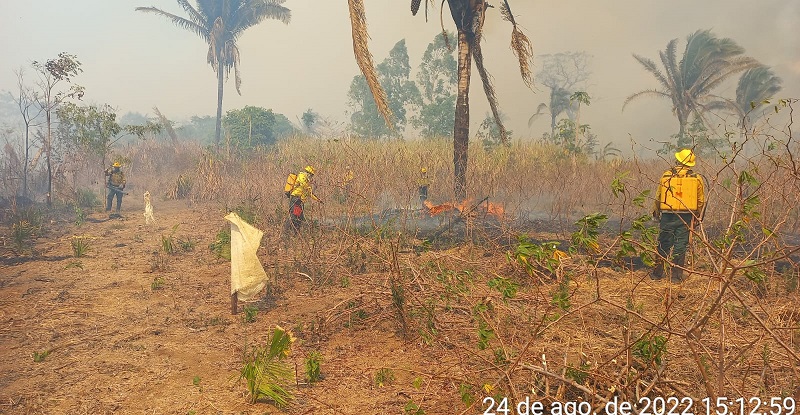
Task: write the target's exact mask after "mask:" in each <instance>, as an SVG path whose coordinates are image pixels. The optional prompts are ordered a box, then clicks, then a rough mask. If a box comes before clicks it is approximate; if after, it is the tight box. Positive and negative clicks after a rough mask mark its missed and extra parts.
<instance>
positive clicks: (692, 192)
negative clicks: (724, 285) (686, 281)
mask: <svg viewBox="0 0 800 415" xmlns="http://www.w3.org/2000/svg"><path fill="white" fill-rule="evenodd" d="M675 159H677V160H678V164H677V165H676V166H675V167H673V168H671V169H669V170H667V171H666V172H664V174H663V175H662V176H661V180H659V186H658V191H657V198H656V201H655V210H654V211H653V217H654V218H656V219H660V221H659V233H658V256H659V257H658V259H657V260H656V266H655V269H653V273H652V275H651V278H652V279H654V280H658V279H661V278H664V273H665V271H666V268H669V266H670V265H672V267H671V272H670V279H671V280H672V282H675V283H679V282H682V281H683V269H681V268H680V267H683V266H684V265H685V264H686V251H687V249H688V247H689V233H690V232H691V230H692V229H694V225H695V224H697V223H699V222H700V220H701V219H702V217H703V213H704V209H705V194H704V187H703V186H704V185H703V177H702V176H701V175H699V174H697V173H695V172H693V171H692V170H691V167H694V165H695V155H694V153H693V152H692V150H690V149H683V150H681V151H679V152H677V153H675Z"/></svg>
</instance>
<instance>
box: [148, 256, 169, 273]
mask: <svg viewBox="0 0 800 415" xmlns="http://www.w3.org/2000/svg"><path fill="white" fill-rule="evenodd" d="M168 266H169V258H168V257H167V255H165V254H163V253H161V252H156V253H155V254H154V255H153V258H152V259H151V260H150V272H156V271H165V270H166V269H167V267H168Z"/></svg>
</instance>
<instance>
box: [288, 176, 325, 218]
mask: <svg viewBox="0 0 800 415" xmlns="http://www.w3.org/2000/svg"><path fill="white" fill-rule="evenodd" d="M314 173H315V170H314V168H313V167H311V166H306V168H305V169H303V171H301V172H300V173H298V174H297V178H296V179H295V182H294V186H293V188H292V190H291V192H290V193H289V223H290V224H291V226H292V229H293V230H294V232H295V233H299V232H300V225H302V224H303V221H305V214H304V210H305V207H304V202H305V200H306V198H308V197H311V198H312V199H314V200H316V201H317V202H319V203H322V201H321V200H319V198H318V197H317V196H316V195H314V192H313V189H312V186H311V180H312V179H313V178H314Z"/></svg>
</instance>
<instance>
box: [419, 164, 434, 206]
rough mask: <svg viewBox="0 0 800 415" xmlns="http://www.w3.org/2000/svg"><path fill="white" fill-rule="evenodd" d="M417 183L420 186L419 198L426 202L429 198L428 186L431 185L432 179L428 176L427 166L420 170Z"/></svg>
mask: <svg viewBox="0 0 800 415" xmlns="http://www.w3.org/2000/svg"><path fill="white" fill-rule="evenodd" d="M417 185H418V186H419V200H420V202H423V203H424V202H425V201H426V200H428V187H429V186H430V185H431V179H430V177H428V169H426V168H425V167H423V168H421V169H420V170H419V180H417Z"/></svg>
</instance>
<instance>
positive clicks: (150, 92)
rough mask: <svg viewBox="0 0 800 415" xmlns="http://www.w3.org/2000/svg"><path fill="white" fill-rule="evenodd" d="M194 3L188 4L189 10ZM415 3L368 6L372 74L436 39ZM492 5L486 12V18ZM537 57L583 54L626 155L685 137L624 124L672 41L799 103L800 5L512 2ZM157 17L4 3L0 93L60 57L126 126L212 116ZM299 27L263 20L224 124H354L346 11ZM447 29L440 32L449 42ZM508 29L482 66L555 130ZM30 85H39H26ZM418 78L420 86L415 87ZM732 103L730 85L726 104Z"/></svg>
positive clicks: (653, 113)
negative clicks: (123, 116)
mask: <svg viewBox="0 0 800 415" xmlns="http://www.w3.org/2000/svg"><path fill="white" fill-rule="evenodd" d="M190 1H191V0H190ZM409 3H410V1H408V0H365V5H366V13H367V22H368V25H369V31H370V35H371V42H370V47H371V49H372V52H373V55H374V56H375V61H376V63H379V62H380V61H382V60H383V59H384V58H385V57H386V55H387V54H388V52H389V50H390V49H391V47H392V46H393V45H394V44H395V43H396V42H397V41H398V40H400V39H403V38H405V39H406V43H407V45H408V50H409V56H410V59H411V64H412V67H416V66H417V65H418V64H419V61H420V58H421V56H422V53H423V52H424V50H425V48H426V46H427V44H428V43H429V42H430V41H431V40H432V39H433V37H434V36H435V35H436V34H437V33H438V32H439V31H440V24H439V13H438V12H439V10H438V5H439V4H440V2H438V1H437V2H435V3H436V7H437V9H436V10H434V11H433V12H432V14H431V16H430V17H431V19H430V21H429V22H425V19H424V16H423V15H422V13H420V14H418V15H417V16H416V17H414V16H411V13H410V11H409ZM491 3H492V2H491V1H490V4H491ZM509 3H510V4H511V7H512V10H513V11H514V14H515V15H516V18H517V21H518V23H520V24H521V25H522V26H523V29H524V31H525V33H526V34H527V35H528V37H529V38H530V40H531V41H532V42H533V45H534V53H535V54H537V55H539V54H547V53H559V52H566V51H585V52H587V53H589V54H591V55H592V56H593V59H592V65H591V68H590V70H591V72H592V76H591V79H590V85H589V86H588V87H587V88H586V91H587V92H588V93H589V95H590V96H591V97H592V100H591V105H590V106H589V107H587V108H584V109H583V111H582V115H581V122H582V123H588V124H590V125H591V126H592V129H593V131H594V132H595V133H596V134H597V136H598V138H599V140H600V142H601V143H605V142H608V141H612V142H614V143H617V144H618V146H619V147H623V148H624V147H626V146H627V145H628V144H627V143H628V142H629V138H631V137H632V138H634V139H635V140H637V141H638V142H640V143H646V142H647V141H648V140H649V139H650V138H651V137H656V138H664V137H668V136H669V135H671V134H674V133H675V132H677V121H675V119H674V117H672V114H671V111H670V106H669V104H668V103H667V102H665V101H658V100H654V99H648V98H645V99H642V100H640V101H638V102H635V103H633V104H631V105H630V106H629V107H628V108H626V110H625V112H624V113H623V112H622V111H621V108H622V103H623V101H624V99H625V97H627V96H628V95H630V94H632V93H634V92H637V91H640V90H643V89H647V88H655V87H657V86H658V85H657V83H656V81H655V79H654V78H652V76H651V75H649V74H648V73H646V72H645V71H644V70H643V69H642V67H641V66H640V65H639V63H638V62H636V61H635V60H634V58H633V57H632V54H633V53H637V54H639V55H643V56H645V57H648V58H651V59H653V60H655V61H658V52H659V51H661V50H663V49H664V48H665V47H666V45H667V43H668V42H669V41H670V40H671V39H674V38H678V39H679V40H680V43H679V49H678V51H679V54H680V53H682V52H683V46H684V44H685V43H684V41H685V39H686V36H688V35H689V34H690V33H692V32H694V31H696V30H698V29H712V31H713V33H714V34H716V35H717V36H719V37H730V38H733V39H734V40H735V41H736V42H738V43H739V44H740V45H742V46H743V47H744V48H745V49H746V51H747V54H748V55H749V56H752V57H754V58H756V59H758V60H759V61H761V62H762V63H764V64H766V65H768V66H771V67H772V68H773V70H774V71H775V72H776V73H777V74H778V75H779V76H780V77H782V78H783V80H784V89H783V92H782V94H781V95H782V97H792V98H798V97H800V25H799V24H798V22H800V1H798V0H759V1H753V0H700V1H698V0H571V1H554V0H550V1H541V0H510V1H509ZM137 6H155V7H158V8H161V9H164V10H166V11H169V12H173V13H176V14H180V15H183V10H182V9H181V8H180V7H179V6H178V5H177V3H176V2H175V1H174V0H27V1H24V2H23V1H10V0H0V16H2V17H0V19H2V21H0V23H2V24H0V37H2V39H3V42H2V43H0V56H2V57H3V59H2V63H1V64H0V90H11V91H14V90H15V89H16V76H15V74H14V72H13V71H14V70H15V69H18V68H19V67H20V66H23V65H28V64H29V63H30V61H32V60H40V61H44V60H47V59H50V58H53V57H55V56H56V55H57V54H58V53H59V52H62V51H66V52H69V53H72V54H75V55H77V56H78V59H79V60H80V61H81V62H82V64H83V70H84V72H83V73H82V74H81V75H80V76H79V77H78V78H76V81H77V83H79V84H81V85H83V86H85V87H86V97H85V100H86V101H87V102H91V103H108V104H111V105H113V106H115V107H116V108H118V109H119V110H120V113H125V112H127V111H135V112H140V113H145V114H152V113H153V111H152V107H153V106H158V108H159V109H160V110H161V111H162V112H163V113H164V114H165V115H166V116H167V117H169V118H172V119H177V120H183V119H186V118H188V117H189V116H191V115H213V114H214V113H215V111H216V93H217V89H216V78H215V75H214V72H213V71H212V69H211V67H210V66H209V65H208V64H207V63H206V52H207V48H208V47H207V45H206V44H205V43H204V42H203V40H202V39H200V38H199V37H198V36H196V35H195V34H193V33H190V32H188V31H186V30H183V29H180V28H178V27H176V26H174V25H173V24H172V23H171V22H170V21H168V20H167V19H165V18H163V17H160V16H157V15H154V14H146V13H142V12H136V11H134V8H135V7H137ZM284 6H286V7H288V8H289V9H291V10H292V20H291V22H290V23H289V24H288V25H284V24H283V23H280V22H278V21H275V20H267V21H265V22H263V23H262V24H260V25H259V26H257V27H254V28H251V29H249V30H248V31H247V32H245V33H244V35H243V36H242V37H241V38H240V41H239V49H240V51H241V67H240V70H241V75H242V80H243V83H242V95H241V96H239V95H237V94H236V91H235V88H234V84H233V80H232V79H231V80H230V81H229V82H228V83H227V84H226V89H225V100H224V108H223V110H228V109H234V108H240V107H242V106H244V105H255V106H262V107H265V108H271V109H273V110H274V111H275V112H279V113H283V114H285V115H286V116H287V117H289V119H291V120H292V121H296V119H297V118H296V117H299V116H300V115H301V114H302V113H303V111H305V110H306V109H307V108H313V109H314V110H315V111H317V112H319V113H321V114H322V115H324V116H327V117H330V118H332V119H336V120H341V121H345V120H347V115H346V111H347V107H346V103H347V90H348V88H349V85H350V82H351V80H352V78H353V76H355V75H356V74H358V68H357V66H356V64H355V60H354V58H353V51H352V39H351V36H350V24H349V20H348V13H347V1H346V0H287V1H286V2H285V3H284ZM448 18H449V15H447V14H446V15H445V27H446V28H447V29H449V30H453V25H452V19H451V20H450V22H448ZM510 31H511V26H510V25H509V24H508V23H507V22H505V21H503V20H501V19H500V16H499V12H498V9H490V10H489V12H488V13H487V17H486V29H485V36H484V37H485V40H484V42H485V43H484V56H485V59H486V66H487V68H488V70H489V71H490V73H492V74H493V75H494V77H495V85H496V87H497V95H498V98H499V100H500V107H501V110H502V111H503V113H504V114H505V115H506V116H507V119H508V121H507V124H508V125H507V127H508V128H510V129H512V130H513V131H514V135H515V136H516V137H530V136H539V135H540V134H541V132H544V131H548V130H549V123H548V121H547V120H546V119H541V120H539V121H537V123H536V124H535V125H534V126H533V128H532V129H530V130H529V129H528V127H527V120H528V117H529V116H530V115H531V114H532V113H533V112H535V108H536V106H537V105H538V104H539V103H540V102H546V101H547V99H548V96H547V92H546V91H545V90H544V89H541V86H540V85H539V86H538V88H537V89H535V90H534V91H531V90H529V89H527V88H526V87H525V86H524V84H523V83H522V81H521V79H520V76H519V71H518V68H517V64H516V59H515V57H514V56H513V54H512V53H511V51H510V49H509V46H508V43H509V40H510ZM473 74H474V78H473V84H472V90H471V94H470V99H471V103H472V105H473V107H472V110H471V112H472V132H473V133H474V131H475V129H476V127H477V125H478V124H479V123H480V121H481V120H482V119H483V118H484V116H485V114H486V112H487V111H488V105H487V104H486V98H485V96H484V94H483V90H482V88H481V85H480V80H479V78H478V77H477V72H475V71H473ZM29 75H30V76H29V78H30V79H31V80H33V77H32V75H33V74H32V73H31V72H29ZM412 76H413V74H412ZM718 92H719V93H720V94H722V95H727V96H731V97H733V96H734V94H735V85H732V86H728V87H726V88H723V89H721V90H719V91H718Z"/></svg>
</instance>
